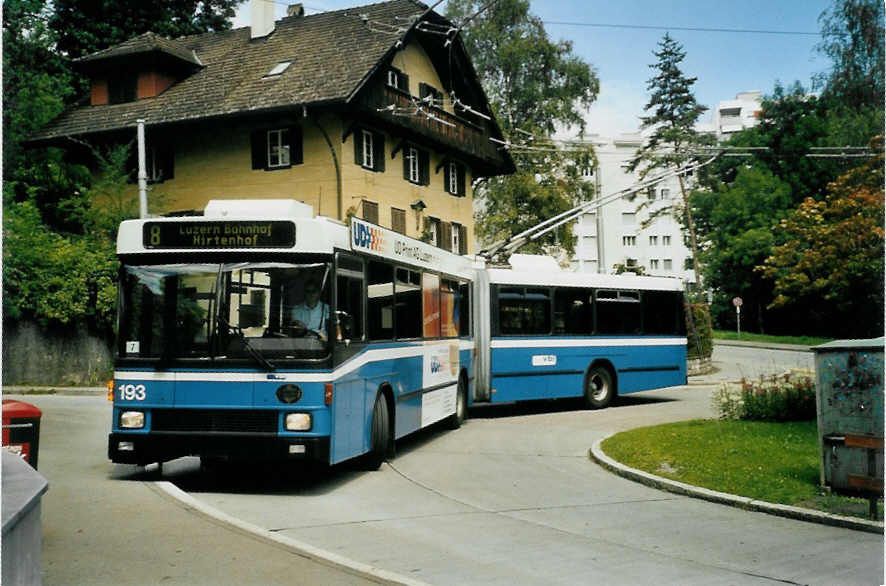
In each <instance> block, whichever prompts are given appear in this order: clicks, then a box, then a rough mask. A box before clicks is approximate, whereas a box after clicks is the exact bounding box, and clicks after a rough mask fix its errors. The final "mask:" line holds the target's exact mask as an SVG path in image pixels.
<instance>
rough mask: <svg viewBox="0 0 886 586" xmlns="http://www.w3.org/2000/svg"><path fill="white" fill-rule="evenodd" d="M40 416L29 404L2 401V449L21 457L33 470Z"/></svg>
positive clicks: (37, 410) (38, 439)
mask: <svg viewBox="0 0 886 586" xmlns="http://www.w3.org/2000/svg"><path fill="white" fill-rule="evenodd" d="M41 415H42V414H41V413H40V409H38V408H36V407H34V406H33V405H31V404H30V403H22V402H21V401H14V400H12V399H3V449H4V450H7V451H9V452H12V453H13V454H16V455H18V456H21V457H22V459H24V461H25V462H27V463H28V464H30V465H31V466H32V467H33V468H34V469H35V470H36V469H37V451H38V448H39V443H40V416H41Z"/></svg>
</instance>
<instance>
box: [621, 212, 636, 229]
mask: <svg viewBox="0 0 886 586" xmlns="http://www.w3.org/2000/svg"><path fill="white" fill-rule="evenodd" d="M636 223H637V214H636V213H634V212H623V213H622V214H621V225H622V226H634V225H635V224H636Z"/></svg>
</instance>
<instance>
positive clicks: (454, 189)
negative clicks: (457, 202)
mask: <svg viewBox="0 0 886 586" xmlns="http://www.w3.org/2000/svg"><path fill="white" fill-rule="evenodd" d="M443 183H444V185H443V188H444V189H445V190H446V193H448V194H450V195H454V196H456V197H464V196H465V167H464V165H462V164H461V163H456V162H455V161H449V162H448V163H446V174H445V175H444V177H443Z"/></svg>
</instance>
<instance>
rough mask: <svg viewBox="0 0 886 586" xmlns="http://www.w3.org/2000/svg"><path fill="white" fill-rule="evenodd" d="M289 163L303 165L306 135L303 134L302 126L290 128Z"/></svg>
mask: <svg viewBox="0 0 886 586" xmlns="http://www.w3.org/2000/svg"><path fill="white" fill-rule="evenodd" d="M289 142H290V145H289V163H290V164H291V165H301V164H302V163H304V146H302V145H303V144H304V137H303V136H302V130H301V126H294V127H292V128H290V129H289Z"/></svg>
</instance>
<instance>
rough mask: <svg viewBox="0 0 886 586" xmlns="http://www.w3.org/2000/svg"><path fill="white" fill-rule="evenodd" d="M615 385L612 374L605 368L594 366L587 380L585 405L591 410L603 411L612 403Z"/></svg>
mask: <svg viewBox="0 0 886 586" xmlns="http://www.w3.org/2000/svg"><path fill="white" fill-rule="evenodd" d="M614 396H615V385H614V384H613V380H612V373H611V372H609V369H608V368H605V367H603V366H594V367H592V368H591V370H589V371H588V375H587V377H586V378H585V404H586V405H587V406H588V408H590V409H603V408H604V407H608V406H609V404H610V403H612V399H613V397H614Z"/></svg>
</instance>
